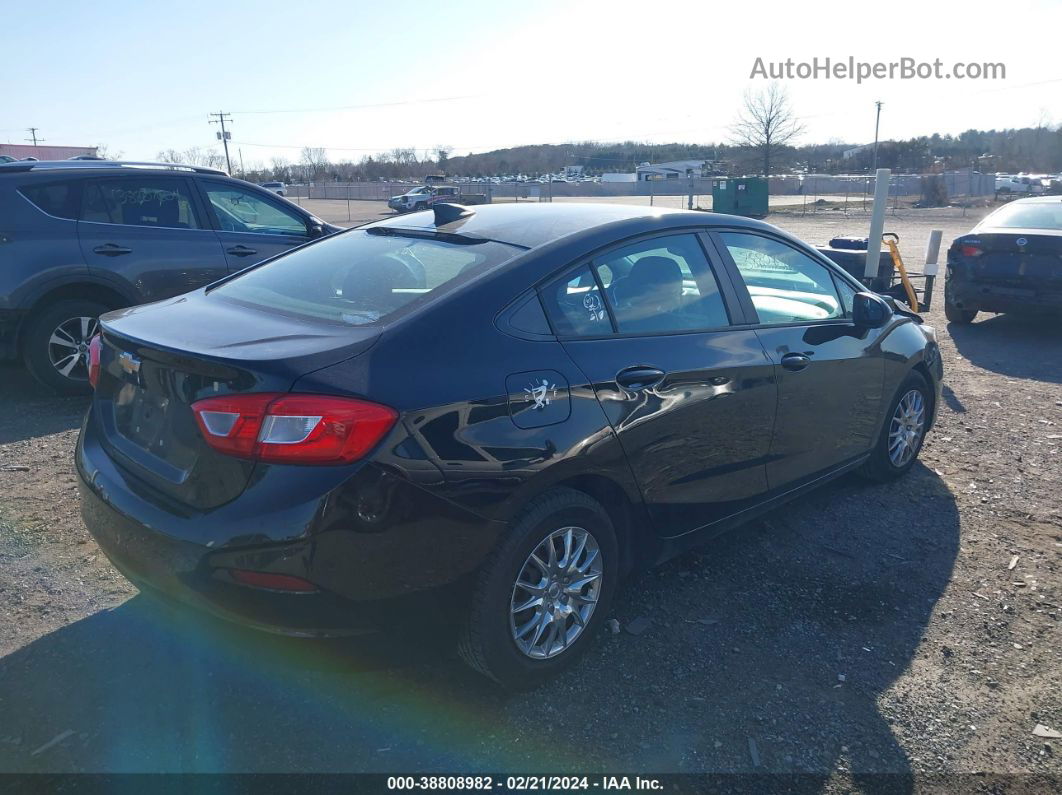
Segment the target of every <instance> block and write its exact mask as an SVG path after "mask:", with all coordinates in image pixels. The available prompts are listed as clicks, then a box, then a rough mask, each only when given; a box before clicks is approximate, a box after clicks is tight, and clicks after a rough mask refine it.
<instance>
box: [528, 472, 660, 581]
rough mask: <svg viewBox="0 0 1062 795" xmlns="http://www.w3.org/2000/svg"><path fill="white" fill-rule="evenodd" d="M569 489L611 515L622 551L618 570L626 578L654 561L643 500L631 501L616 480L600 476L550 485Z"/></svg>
mask: <svg viewBox="0 0 1062 795" xmlns="http://www.w3.org/2000/svg"><path fill="white" fill-rule="evenodd" d="M558 487H563V488H569V489H574V490H575V491H579V492H582V493H583V494H586V495H587V496H588V497H591V498H592V499H593V500H595V501H596V502H597V503H598V504H599V505H601V507H602V508H603V509H604V511H605V513H607V514H608V517H609V519H610V520H611V521H612V527H613V529H614V530H615V531H616V542H617V545H618V547H619V550H620V560H619V568H620V573H621V574H623V575H626V574H628V573H629V572H631V571H632V570H633V569H635V568H636V567H637V566H638V564H639V562H642V561H647V560H652V559H654V557H653V555H652V554H651V548H652V543H653V539H654V536H653V535H652V534H651V533H648V532H645V531H644V529H643V528H646V527H648V526H649V525H648V517H647V516H645V515H644V514H645V509H644V506H643V505H642V503H641V500H640V499H639V500H632V499H631V496H630V495H629V494H628V492H627V489H625V488H624V487H623V486H622V485H621V484H620V483H619V482H618V481H617V480H614V479H613V478H610V477H608V476H607V475H601V474H597V473H586V474H582V475H574V476H571V477H568V478H564V479H562V480H557V481H555V482H553V483H550V484H549V488H558Z"/></svg>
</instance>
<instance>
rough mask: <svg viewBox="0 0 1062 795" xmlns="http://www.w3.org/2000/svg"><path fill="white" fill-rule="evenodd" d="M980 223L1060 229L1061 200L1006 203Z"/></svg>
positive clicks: (1008, 226)
mask: <svg viewBox="0 0 1062 795" xmlns="http://www.w3.org/2000/svg"><path fill="white" fill-rule="evenodd" d="M981 225H982V226H986V227H987V226H1001V227H1005V228H1013V229H1062V201H1058V202H1029V203H1028V204H1023V203H1021V202H1015V203H1014V204H1008V205H1006V206H1005V207H1000V208H999V209H998V210H996V211H995V212H994V213H992V214H991V215H990V216H988V217H987V218H986V219H985V220H984V221H982V222H981Z"/></svg>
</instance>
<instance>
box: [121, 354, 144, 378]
mask: <svg viewBox="0 0 1062 795" xmlns="http://www.w3.org/2000/svg"><path fill="white" fill-rule="evenodd" d="M118 366H119V367H121V368H122V370H124V371H125V372H127V373H129V375H135V374H136V373H139V372H140V359H139V358H138V357H136V356H134V355H133V354H131V353H129V352H128V351H124V352H122V353H120V354H119V355H118Z"/></svg>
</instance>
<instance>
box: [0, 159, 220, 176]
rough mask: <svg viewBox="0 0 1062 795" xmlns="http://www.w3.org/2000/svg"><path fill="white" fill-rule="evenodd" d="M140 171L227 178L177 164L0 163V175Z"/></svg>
mask: <svg viewBox="0 0 1062 795" xmlns="http://www.w3.org/2000/svg"><path fill="white" fill-rule="evenodd" d="M135 169H142V170H144V171H183V172H186V173H191V172H194V173H196V174H218V175H220V176H228V175H227V174H226V173H225V172H224V171H220V170H219V169H216V168H206V167H205V166H185V165H180V164H178V163H146V162H145V163H142V162H135V161H129V160H37V161H27V160H16V161H15V162H14V163H0V174H13V173H18V172H23V173H24V172H27V171H33V172H37V171H43V172H48V173H57V172H62V171H74V172H79V173H84V172H87V171H91V172H94V173H95V172H100V171H112V172H123V171H125V172H127V171H129V170H135Z"/></svg>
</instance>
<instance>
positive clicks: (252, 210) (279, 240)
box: [199, 179, 311, 271]
mask: <svg viewBox="0 0 1062 795" xmlns="http://www.w3.org/2000/svg"><path fill="white" fill-rule="evenodd" d="M199 185H200V187H201V189H202V191H203V195H204V197H205V199H206V204H207V207H208V208H209V211H210V212H211V213H212V214H213V219H212V220H213V222H214V225H215V228H216V229H217V234H218V237H219V238H220V239H221V245H222V247H223V248H224V251H225V257H226V258H227V259H228V265H229V270H230V271H239V270H243V269H244V268H246V267H248V266H250V265H254V264H255V263H256V262H261V261H262V260H264V259H267V258H269V257H272V256H275V255H276V254H282V253H283V252H285V251H287V250H288V249H291V248H294V247H295V246H301V245H302V244H303V243H306V242H308V241H309V240H310V239H311V230H310V227H309V223H308V219H307V218H306V216H304V215H302V214H301V213H299V212H298V211H296V210H295V209H294V208H292V207H287V206H285V202H284V201H283V200H282V199H274V198H273V197H271V196H270V195H269V194H268V193H266V192H265V191H259V190H256V189H254V188H251V187H244V186H242V185H238V184H235V183H233V182H224V181H221V180H211V179H204V180H201V181H200V182H199Z"/></svg>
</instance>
